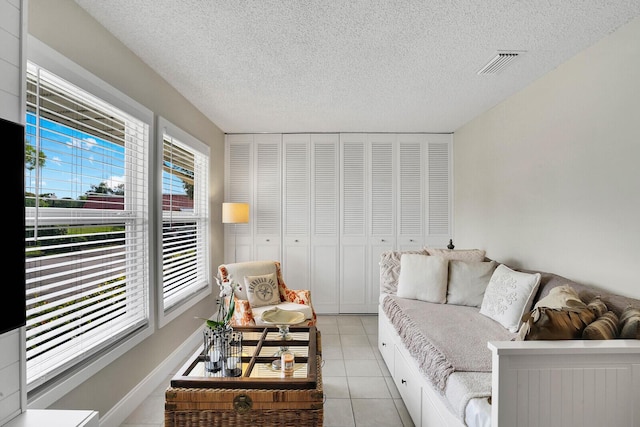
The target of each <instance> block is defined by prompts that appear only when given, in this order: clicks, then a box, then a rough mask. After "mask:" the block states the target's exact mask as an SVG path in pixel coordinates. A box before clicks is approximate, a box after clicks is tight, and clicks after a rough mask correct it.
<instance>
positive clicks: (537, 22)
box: [76, 0, 640, 133]
mask: <svg viewBox="0 0 640 427" xmlns="http://www.w3.org/2000/svg"><path fill="white" fill-rule="evenodd" d="M76 2H77V3H78V4H79V5H80V6H81V7H82V8H84V9H85V10H86V11H87V12H88V13H89V14H91V15H92V16H93V17H94V18H95V19H96V20H98V21H99V22H100V23H101V24H102V25H104V27H106V28H107V29H108V30H109V31H110V32H111V33H113V34H114V35H115V36H116V37H117V38H118V39H120V40H121V41H122V42H123V43H124V44H125V45H126V46H128V47H129V48H130V49H131V50H132V51H133V52H134V53H135V54H136V55H138V56H139V57H140V58H141V59H142V60H143V61H144V62H146V63H147V64H148V65H149V66H151V67H152V68H153V69H155V70H156V71H157V72H158V73H159V74H160V75H161V76H162V77H163V78H164V79H166V80H167V81H168V82H169V83H170V84H171V85H172V86H173V87H175V88H176V89H177V90H178V91H179V92H181V93H182V94H183V95H184V96H185V97H186V98H187V99H189V100H190V101H191V102H192V103H193V104H194V105H195V106H196V107H197V108H198V109H200V110H201V111H202V112H203V113H204V114H205V115H206V116H208V117H209V118H210V119H211V120H212V121H213V122H214V123H216V124H217V125H218V126H219V127H220V128H221V129H222V130H223V131H224V132H228V133H235V132H453V131H455V130H456V129H458V128H459V127H460V126H462V125H464V124H465V123H466V122H468V121H469V120H471V119H473V118H474V117H475V116H477V115H478V114H480V113H482V112H483V111H485V110H487V109H489V108H491V107H493V106H494V105H496V104H497V103H499V102H500V101H501V100H503V99H505V98H507V97H508V96H510V95H512V94H514V93H516V92H517V91H519V90H520V89H522V88H524V87H525V86H527V85H528V84H529V83H531V82H532V81H534V80H536V79H537V78H539V77H540V76H542V75H544V74H545V73H547V72H549V71H551V70H553V69H554V68H556V67H557V66H558V65H559V64H561V63H562V62H564V61H566V60H567V59H569V58H571V57H572V56H574V55H575V54H576V53H578V52H579V51H581V50H583V49H584V48H586V47H588V46H590V45H592V44H593V43H595V42H596V41H598V40H600V39H601V38H603V37H605V36H606V35H607V34H610V33H611V32H613V31H614V30H615V29H617V28H618V27H620V26H621V25H623V24H625V23H626V22H628V21H630V20H631V19H632V18H634V17H636V16H640V1H638V0H615V1H604V0H530V1H501V0H485V1H480V0H476V1H469V0H405V1H400V0H359V1H354V0H326V1H320V0H315V1H302V0H288V1H274V0H255V1H252V0H243V1H241V0H109V1H104V0H76ZM502 50H517V51H525V53H524V54H522V55H521V56H520V57H519V58H518V59H517V60H516V61H515V62H513V63H512V64H511V65H509V66H508V67H507V68H506V69H504V70H503V71H502V72H501V73H500V74H498V75H477V71H478V70H479V69H480V68H482V66H484V65H485V64H486V63H487V61H489V60H490V59H491V58H492V57H494V56H495V55H496V53H497V52H498V51H502Z"/></svg>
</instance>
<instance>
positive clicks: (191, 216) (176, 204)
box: [162, 120, 209, 312]
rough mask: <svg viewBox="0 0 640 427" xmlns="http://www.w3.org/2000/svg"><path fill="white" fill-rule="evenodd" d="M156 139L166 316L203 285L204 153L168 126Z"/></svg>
mask: <svg viewBox="0 0 640 427" xmlns="http://www.w3.org/2000/svg"><path fill="white" fill-rule="evenodd" d="M162 122H163V123H166V121H164V120H163V121H162ZM176 134H178V135H176ZM162 135H163V137H162V141H163V142H162V277H163V280H162V295H163V308H164V311H165V312H166V311H167V310H170V309H171V308H172V307H174V306H176V305H177V304H179V303H181V302H182V301H184V300H186V299H188V298H190V297H191V296H192V295H194V294H196V293H198V292H199V291H201V290H203V289H207V288H208V285H209V204H208V194H209V149H208V147H206V146H205V145H204V144H202V143H201V142H199V141H197V140H195V139H194V138H193V137H191V136H189V135H186V134H184V133H183V132H181V131H179V130H177V129H175V128H174V127H173V126H170V127H163V129H162Z"/></svg>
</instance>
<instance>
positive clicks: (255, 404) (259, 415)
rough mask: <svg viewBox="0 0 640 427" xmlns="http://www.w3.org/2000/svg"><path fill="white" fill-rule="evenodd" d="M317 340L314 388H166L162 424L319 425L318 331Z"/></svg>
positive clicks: (195, 426)
mask: <svg viewBox="0 0 640 427" xmlns="http://www.w3.org/2000/svg"><path fill="white" fill-rule="evenodd" d="M317 340H318V341H317V353H318V355H317V357H316V362H317V365H318V366H317V385H316V388H315V389H284V390H283V389H280V390H267V389H215V388H178V387H169V388H168V389H167V391H166V392H165V412H164V425H165V427H204V426H207V427H209V426H211V427H214V426H220V427H240V426H256V427H263V426H264V427H267V426H269V427H271V426H283V427H287V426H291V427H294V426H295V427H299V426H318V427H321V426H322V423H323V419H324V392H323V389H322V357H321V343H320V341H319V340H320V334H319V333H318V334H317Z"/></svg>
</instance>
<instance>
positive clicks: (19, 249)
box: [0, 118, 26, 334]
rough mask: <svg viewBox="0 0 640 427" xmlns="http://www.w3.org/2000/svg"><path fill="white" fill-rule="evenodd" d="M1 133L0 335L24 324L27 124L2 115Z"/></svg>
mask: <svg viewBox="0 0 640 427" xmlns="http://www.w3.org/2000/svg"><path fill="white" fill-rule="evenodd" d="M0 135H1V138H2V147H3V155H4V156H5V157H4V158H5V159H6V160H8V162H7V163H5V164H4V165H5V172H6V174H7V175H6V176H5V178H6V181H5V183H6V185H5V186H4V191H3V193H4V195H3V199H4V202H5V203H4V207H3V208H2V211H3V214H4V215H2V217H3V227H2V228H3V230H2V235H3V237H4V238H2V239H1V240H0V245H2V248H3V249H4V250H3V251H2V254H3V255H2V257H1V258H0V259H2V271H1V272H0V274H1V275H2V284H1V285H0V286H1V287H0V289H2V291H0V301H1V302H2V307H3V308H2V314H0V334H3V333H5V332H8V331H11V330H13V329H16V328H19V327H21V326H24V325H25V322H26V283H25V280H26V274H25V252H24V249H25V242H24V237H25V216H24V213H25V210H24V156H25V148H24V126H23V125H22V124H19V123H14V122H11V121H9V120H5V119H1V118H0Z"/></svg>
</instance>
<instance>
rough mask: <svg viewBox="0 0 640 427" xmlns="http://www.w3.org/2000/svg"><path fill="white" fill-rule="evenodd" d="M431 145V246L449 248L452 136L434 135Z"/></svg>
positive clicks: (429, 181)
mask: <svg viewBox="0 0 640 427" xmlns="http://www.w3.org/2000/svg"><path fill="white" fill-rule="evenodd" d="M429 137H430V138H429V143H428V176H427V179H428V186H429V193H428V197H429V198H428V204H429V207H428V213H429V218H428V223H427V224H428V225H427V227H428V229H427V241H426V243H427V245H428V246H432V247H445V246H446V245H447V244H448V242H449V238H450V236H451V235H452V234H453V230H452V227H451V209H452V207H451V191H452V189H451V149H452V147H451V136H450V135H430V136H429Z"/></svg>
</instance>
